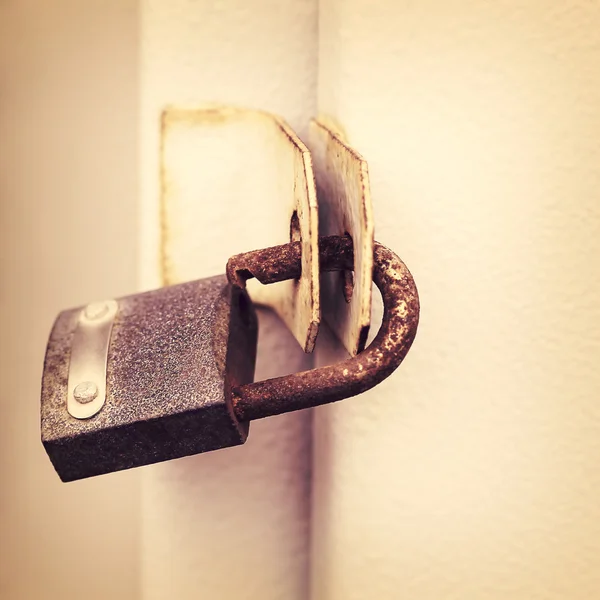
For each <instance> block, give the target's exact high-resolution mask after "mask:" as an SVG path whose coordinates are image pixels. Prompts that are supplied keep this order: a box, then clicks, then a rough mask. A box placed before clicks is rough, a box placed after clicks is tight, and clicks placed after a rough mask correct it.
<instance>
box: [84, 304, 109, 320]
mask: <svg viewBox="0 0 600 600" xmlns="http://www.w3.org/2000/svg"><path fill="white" fill-rule="evenodd" d="M108 311H109V306H108V304H107V303H106V302H92V303H91V304H88V305H87V306H86V307H85V311H84V315H85V318H86V319H89V320H90V321H95V320H96V319H101V318H102V317H103V316H104V315H105V314H106V313H107V312H108Z"/></svg>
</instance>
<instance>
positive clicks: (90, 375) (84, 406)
mask: <svg viewBox="0 0 600 600" xmlns="http://www.w3.org/2000/svg"><path fill="white" fill-rule="evenodd" d="M118 310H119V305H118V303H117V302H116V300H106V301H105V302H93V303H92V304H88V305H87V306H86V307H85V308H84V309H83V310H82V311H81V314H80V315H79V320H78V321H77V326H76V328H75V332H74V333H73V342H72V344H71V359H70V363H69V382H68V386H67V410H68V411H69V414H70V415H71V416H72V417H75V418H76V419H89V418H90V417H93V416H94V415H95V414H97V413H98V412H99V411H100V409H101V408H102V407H103V406H104V402H105V400H106V362H107V358H108V346H109V344H110V334H111V331H112V326H113V323H114V321H115V317H116V316H117V312H118Z"/></svg>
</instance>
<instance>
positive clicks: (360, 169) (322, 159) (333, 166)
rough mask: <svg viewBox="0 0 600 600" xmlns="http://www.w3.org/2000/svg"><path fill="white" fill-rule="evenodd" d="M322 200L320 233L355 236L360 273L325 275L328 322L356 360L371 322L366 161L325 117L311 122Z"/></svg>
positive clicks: (371, 237)
mask: <svg viewBox="0 0 600 600" xmlns="http://www.w3.org/2000/svg"><path fill="white" fill-rule="evenodd" d="M309 146H310V150H311V153H312V157H313V161H314V168H315V175H316V182H317V194H318V198H319V235H321V236H329V235H339V236H343V235H346V236H349V237H351V238H352V242H353V245H354V270H353V271H348V270H346V271H342V272H339V273H335V272H334V273H323V275H322V277H321V286H322V293H321V302H322V310H323V318H324V319H325V320H326V321H327V323H328V325H329V326H330V327H331V329H332V330H333V332H334V333H335V334H336V336H337V337H338V338H339V339H340V341H341V342H342V344H343V345H344V347H345V348H346V350H347V351H348V352H349V353H350V355H351V356H355V355H356V354H357V353H358V352H360V351H361V350H362V349H363V348H364V347H365V343H366V341H367V335H368V333H369V325H370V322H371V295H372V292H371V290H372V282H373V277H372V272H373V245H374V224H373V208H372V205H371V191H370V184H369V172H368V167H367V162H366V161H365V159H364V158H363V157H362V156H361V155H360V154H359V153H358V152H356V150H354V149H353V148H352V147H350V146H349V145H348V144H347V143H346V141H345V139H344V135H343V133H342V132H341V131H340V129H339V127H336V126H335V125H333V124H332V123H331V122H330V121H329V120H326V119H324V118H320V119H318V120H314V121H312V122H311V124H310V138H309Z"/></svg>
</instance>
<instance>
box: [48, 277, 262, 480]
mask: <svg viewBox="0 0 600 600" xmlns="http://www.w3.org/2000/svg"><path fill="white" fill-rule="evenodd" d="M117 303H118V310H117V313H116V316H115V318H114V322H113V325H112V331H111V333H110V341H109V343H108V353H107V360H106V400H105V403H104V405H103V406H102V408H101V409H100V410H99V411H98V413H97V414H95V415H93V416H91V417H89V418H84V419H80V418H75V417H73V416H72V415H71V414H70V413H69V411H68V410H67V394H68V388H69V365H70V359H71V349H72V341H73V337H74V333H75V330H76V328H77V324H78V320H79V319H80V318H81V314H82V310H83V309H82V308H77V309H73V310H67V311H64V312H62V313H61V314H60V315H59V316H58V318H57V320H56V322H55V323H54V327H53V329H52V332H51V334H50V339H49V342H48V347H47V350H46V359H45V364H44V374H43V379H42V397H41V431H42V442H43V444H44V447H45V448H46V451H47V453H48V455H49V457H50V460H51V461H52V463H53V465H54V467H55V469H56V471H57V473H58V474H59V476H60V478H61V479H62V480H63V481H73V480H76V479H82V478H85V477H91V476H94V475H100V474H103V473H109V472H112V471H118V470H121V469H128V468H131V467H137V466H141V465H147V464H151V463H156V462H159V461H164V460H169V459H173V458H179V457H182V456H187V455H191V454H197V453H200V452H207V451H210V450H216V449H218V448H224V447H227V446H235V445H237V444H242V443H244V441H245V440H246V437H247V435H248V424H247V423H241V422H239V421H238V420H237V419H236V417H235V415H234V412H233V409H232V405H231V389H232V387H234V386H236V385H241V384H244V383H249V382H251V381H253V378H254V365H255V360H256V343H257V331H258V327H257V320H256V313H255V311H254V308H253V306H252V303H251V301H250V299H249V298H248V296H247V294H246V292H245V291H243V290H240V289H239V288H235V287H233V286H231V285H230V284H229V283H228V282H227V279H226V277H225V276H218V277H212V278H209V279H203V280H199V281H194V282H189V283H184V284H180V285H174V286H169V287H165V288H162V289H158V290H155V291H151V292H146V293H143V294H136V295H132V296H128V297H125V298H121V299H120V300H118V301H117Z"/></svg>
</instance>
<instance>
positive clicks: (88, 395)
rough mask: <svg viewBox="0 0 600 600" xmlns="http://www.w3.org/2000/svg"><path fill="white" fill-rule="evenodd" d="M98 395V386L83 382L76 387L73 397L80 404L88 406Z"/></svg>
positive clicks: (91, 382) (90, 382)
mask: <svg viewBox="0 0 600 600" xmlns="http://www.w3.org/2000/svg"><path fill="white" fill-rule="evenodd" d="M97 395H98V386H97V385H96V384H95V383H94V382H93V381H83V382H82V383H80V384H78V385H76V386H75V389H74V390H73V397H74V398H75V400H77V402H79V403H80V404H87V403H88V402H91V401H92V400H94V399H95V398H96V396H97Z"/></svg>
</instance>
